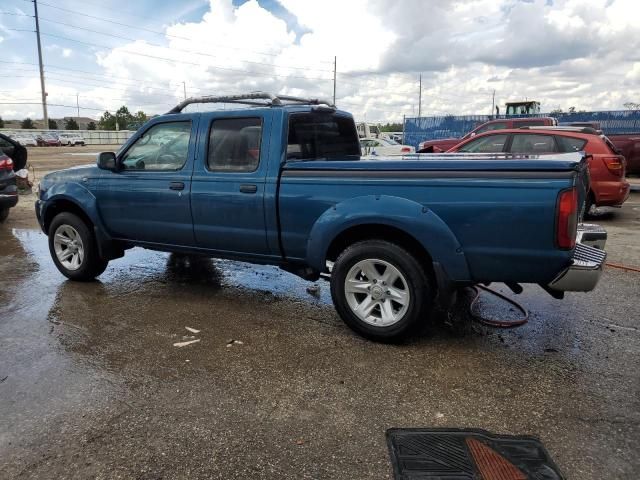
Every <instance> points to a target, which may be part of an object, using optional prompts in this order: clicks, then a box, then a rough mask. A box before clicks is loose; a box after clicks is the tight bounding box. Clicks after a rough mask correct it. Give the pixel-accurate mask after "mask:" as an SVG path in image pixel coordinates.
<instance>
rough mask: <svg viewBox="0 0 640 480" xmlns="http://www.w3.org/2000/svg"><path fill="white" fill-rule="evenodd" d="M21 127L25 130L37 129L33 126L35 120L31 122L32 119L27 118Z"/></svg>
mask: <svg viewBox="0 0 640 480" xmlns="http://www.w3.org/2000/svg"><path fill="white" fill-rule="evenodd" d="M20 126H21V127H22V128H24V129H29V128H36V126H35V125H34V124H33V120H31V119H30V118H28V117H27V118H25V119H24V120H23V121H22V123H21V124H20Z"/></svg>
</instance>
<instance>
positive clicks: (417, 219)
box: [306, 195, 470, 281]
mask: <svg viewBox="0 0 640 480" xmlns="http://www.w3.org/2000/svg"><path fill="white" fill-rule="evenodd" d="M367 224H368V225H371V224H378V225H387V226H390V227H395V228H397V229H399V230H402V231H404V232H405V233H407V234H409V235H411V236H412V237H413V238H415V239H416V240H417V241H418V242H420V244H422V246H423V247H424V248H425V249H426V250H427V251H428V252H429V254H430V255H431V258H432V259H433V261H434V262H438V263H440V264H441V265H442V267H443V268H444V269H445V270H446V272H447V274H448V275H449V277H450V278H451V279H452V280H456V281H466V280H469V279H470V274H469V269H468V267H467V261H466V259H465V256H464V252H463V251H462V247H461V245H460V242H458V239H457V238H456V237H455V235H454V234H453V233H452V232H451V230H450V229H449V227H448V226H447V225H446V224H445V223H444V222H443V221H442V219H441V218H440V217H438V216H437V215H436V214H435V213H434V212H433V211H432V210H431V209H429V208H427V207H424V206H423V205H421V204H419V203H417V202H414V201H412V200H408V199H406V198H400V197H393V196H387V195H367V196H362V197H355V198H350V199H349V200H345V201H344V202H341V203H338V204H337V205H335V206H333V207H331V208H329V209H328V210H326V211H325V212H324V213H323V214H322V215H321V216H320V217H319V218H318V220H317V221H316V223H315V224H314V225H313V227H312V229H311V233H310V236H309V240H308V242H307V258H306V261H307V264H308V265H310V266H311V267H313V268H315V269H317V270H319V271H323V270H324V268H325V262H326V256H327V251H328V249H329V246H330V245H331V242H332V241H333V240H334V239H335V238H336V237H337V236H338V235H340V233H342V232H344V231H345V230H347V229H349V228H351V227H355V226H357V225H367Z"/></svg>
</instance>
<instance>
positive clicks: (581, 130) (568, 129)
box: [518, 125, 602, 135]
mask: <svg viewBox="0 0 640 480" xmlns="http://www.w3.org/2000/svg"><path fill="white" fill-rule="evenodd" d="M518 129H519V130H555V131H559V132H576V133H590V134H593V135H600V134H601V133H602V130H596V129H595V128H591V127H571V126H562V125H559V126H551V125H550V126H547V127H545V126H538V125H529V126H526V127H518Z"/></svg>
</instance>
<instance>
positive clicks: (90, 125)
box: [87, 122, 96, 130]
mask: <svg viewBox="0 0 640 480" xmlns="http://www.w3.org/2000/svg"><path fill="white" fill-rule="evenodd" d="M95 129H96V124H95V122H89V123H88V124H87V130H95Z"/></svg>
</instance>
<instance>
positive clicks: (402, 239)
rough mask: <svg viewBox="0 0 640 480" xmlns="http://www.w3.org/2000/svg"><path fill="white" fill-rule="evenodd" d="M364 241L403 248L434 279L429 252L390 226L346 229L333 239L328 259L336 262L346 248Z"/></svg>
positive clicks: (399, 230)
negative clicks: (384, 243)
mask: <svg viewBox="0 0 640 480" xmlns="http://www.w3.org/2000/svg"><path fill="white" fill-rule="evenodd" d="M363 240H386V241H388V242H391V243H395V244H396V245H399V246H401V247H402V248H404V249H405V250H407V251H408V252H409V253H410V254H411V255H413V256H414V257H415V258H416V259H417V260H418V262H419V263H420V265H422V266H423V267H424V269H425V272H427V275H429V277H431V279H433V275H434V273H433V259H432V258H431V255H429V252H428V251H427V250H426V249H425V248H424V247H423V246H422V244H421V243H420V242H419V241H418V240H416V239H415V238H414V237H413V236H412V235H410V234H408V233H407V232H405V231H404V230H401V229H399V228H396V227H391V226H389V225H383V224H365V225H356V226H355V227H351V228H348V229H346V230H345V231H343V232H341V233H340V234H339V235H338V236H337V237H336V238H334V239H333V241H332V242H331V245H329V248H328V250H327V255H326V259H327V260H330V261H332V262H335V261H336V259H337V258H338V256H339V255H340V253H341V252H342V251H343V250H344V249H345V248H347V247H348V246H349V245H353V244H354V243H356V242H360V241H363Z"/></svg>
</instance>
